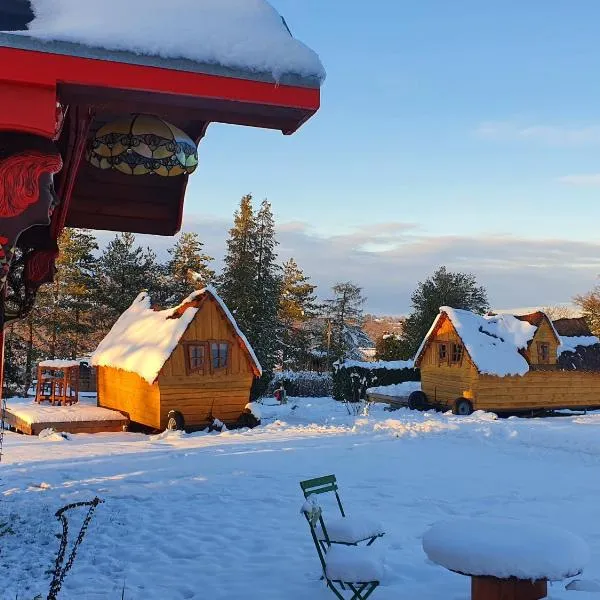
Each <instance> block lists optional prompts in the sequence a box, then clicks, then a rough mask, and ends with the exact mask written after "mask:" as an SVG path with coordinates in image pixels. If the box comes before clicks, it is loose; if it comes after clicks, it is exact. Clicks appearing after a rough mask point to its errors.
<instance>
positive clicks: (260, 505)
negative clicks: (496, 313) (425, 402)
mask: <svg viewBox="0 0 600 600" xmlns="http://www.w3.org/2000/svg"><path fill="white" fill-rule="evenodd" d="M295 406H296V407H297V408H294V407H295ZM262 412H263V421H264V423H265V424H264V425H263V426H261V427H258V428H256V429H254V430H252V431H243V432H226V433H223V434H202V433H199V434H192V435H185V434H173V433H171V434H161V435H159V436H154V437H152V436H145V435H141V434H134V433H126V434H125V433H114V434H109V433H107V434H96V435H85V434H80V435H73V436H71V439H70V440H64V439H62V438H58V439H55V441H49V440H42V439H38V438H31V437H25V436H19V435H16V434H10V433H9V434H7V435H6V437H5V452H6V453H5V456H4V457H3V463H2V468H1V471H0V473H1V480H0V486H1V491H2V494H3V501H2V503H1V505H0V523H2V521H5V520H7V519H8V518H10V519H11V521H12V530H13V533H9V534H8V535H4V536H2V537H0V544H1V545H0V549H1V553H0V582H2V585H4V586H5V590H4V592H3V593H2V598H7V599H13V598H15V595H16V593H17V592H19V599H20V600H30V599H31V598H33V596H35V594H37V593H45V592H46V591H47V581H48V578H49V576H48V575H47V574H46V571H47V569H48V568H50V566H51V564H52V562H53V560H54V555H55V551H56V548H57V544H58V540H57V539H56V538H55V537H54V534H55V533H56V532H57V531H58V528H57V524H56V521H55V519H54V516H53V515H54V512H55V511H56V509H57V508H59V507H60V506H61V505H63V504H66V503H68V502H74V501H79V500H85V499H91V498H92V497H93V496H95V495H99V496H100V497H101V498H103V499H104V500H105V501H106V502H105V504H102V505H101V506H100V507H99V508H98V510H97V512H96V516H95V517H94V520H93V522H92V525H91V526H90V529H89V532H88V535H87V537H86V539H85V540H84V543H83V545H82V547H81V550H80V553H79V556H78V558H77V561H76V563H75V566H74V567H73V570H72V572H71V573H70V574H69V575H68V576H67V579H66V581H65V585H64V587H63V593H62V594H61V596H60V598H61V600H74V599H76V598H77V599H80V598H85V599H86V600H96V599H98V600H100V599H102V600H106V599H113V598H114V599H118V598H120V597H121V596H120V594H121V589H122V587H123V585H125V588H126V596H125V597H126V598H128V599H140V600H141V599H144V600H159V599H160V600H164V599H169V600H180V599H201V598H202V599H210V600H218V599H233V598H249V599H250V600H255V599H256V600H257V599H259V598H260V599H261V600H269V599H272V600H280V599H281V598H286V600H303V599H306V598H311V599H315V600H320V599H323V600H325V599H331V598H333V597H334V596H333V594H332V593H331V592H330V591H329V590H327V589H326V588H325V586H324V585H323V582H321V581H319V576H320V569H319V563H318V559H317V556H316V552H315V549H314V546H313V545H312V541H311V539H310V537H309V531H308V526H307V524H306V521H305V520H304V518H303V517H302V516H301V515H300V514H299V511H300V507H301V505H302V503H303V498H302V496H301V492H300V487H299V485H298V482H299V481H300V480H301V479H305V478H309V477H314V476H318V475H325V474H329V473H335V474H336V475H337V477H338V481H339V483H340V486H341V493H342V500H343V502H344V506H345V508H346V509H347V512H348V513H349V514H351V515H355V514H360V513H364V514H365V515H371V516H373V517H376V518H377V520H379V521H381V522H383V524H384V525H385V527H386V531H387V534H386V535H385V536H384V537H383V538H382V539H380V540H377V541H376V542H375V545H377V546H378V547H380V549H381V551H382V552H383V553H384V554H385V556H386V560H387V565H386V566H387V569H386V571H387V572H386V576H385V581H384V582H383V584H382V586H381V587H380V588H378V589H377V590H376V591H375V592H374V594H373V598H374V599H375V600H376V599H380V600H392V599H393V600H397V599H399V598H411V599H413V598H419V599H421V600H466V599H467V598H468V597H469V580H468V578H466V577H463V576H461V575H457V574H454V573H451V572H450V571H447V570H445V569H443V568H442V567H439V566H437V565H435V564H433V563H431V562H429V561H428V560H427V558H426V556H425V554H424V553H423V550H422V547H421V540H422V536H423V534H424V533H425V531H427V529H428V528H429V527H430V525H432V524H433V523H435V522H437V521H440V520H449V519H450V520H452V519H454V518H459V517H464V516H467V517H470V516H478V517H494V518H495V517H501V518H519V519H525V520H527V521H529V522H531V523H538V524H541V525H545V524H546V525H557V526H560V527H564V528H565V529H568V530H570V531H572V532H573V533H575V534H577V535H579V536H581V537H582V538H583V539H584V540H585V541H586V542H587V543H588V544H589V546H590V547H591V553H592V558H591V563H590V565H589V567H588V568H587V569H586V571H585V572H584V575H583V577H584V578H585V579H586V580H594V579H597V580H600V502H598V492H599V491H600V478H599V477H598V476H597V473H598V463H599V460H600V415H597V414H589V415H585V416H568V417H561V418H546V419H518V418H510V419H506V420H495V419H494V418H493V416H491V415H489V414H486V413H475V414H474V415H472V416H470V417H454V416H452V415H442V414H439V413H433V412H432V413H419V412H415V411H409V410H408V409H401V410H399V411H396V412H385V411H384V410H383V407H382V406H377V407H375V409H373V411H372V413H371V416H370V417H368V418H357V419H354V418H352V417H349V416H348V415H347V413H346V410H345V408H344V406H343V405H340V404H337V403H334V402H333V401H332V400H330V399H290V402H289V403H288V404H287V405H284V406H273V407H266V406H264V407H263V408H262ZM59 440H60V441H59ZM329 508H330V507H328V506H325V515H327V511H328V510H329ZM73 529H75V527H73ZM565 583H567V582H562V583H555V584H552V585H550V586H549V592H550V596H551V597H552V598H561V599H567V600H568V599H569V598H571V599H572V600H587V599H588V598H596V599H600V595H599V594H594V593H589V592H579V591H565V589H564V585H565ZM44 597H45V596H44Z"/></svg>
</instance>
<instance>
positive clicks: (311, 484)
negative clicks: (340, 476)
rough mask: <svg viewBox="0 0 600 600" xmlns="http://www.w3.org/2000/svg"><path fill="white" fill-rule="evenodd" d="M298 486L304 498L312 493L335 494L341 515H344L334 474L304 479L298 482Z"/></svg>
mask: <svg viewBox="0 0 600 600" xmlns="http://www.w3.org/2000/svg"><path fill="white" fill-rule="evenodd" d="M300 487H301V488H302V493H303V494H304V498H306V499H308V497H309V496H312V495H313V494H326V493H329V492H333V493H334V494H335V499H336V500H337V504H338V507H339V509H340V512H341V513H342V517H345V516H346V513H345V512H344V507H343V506H342V501H341V499H340V495H339V494H338V485H337V480H336V478H335V475H323V476H322V477H315V478H313V479H305V480H304V481H301V482H300Z"/></svg>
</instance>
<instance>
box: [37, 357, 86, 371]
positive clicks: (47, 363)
mask: <svg viewBox="0 0 600 600" xmlns="http://www.w3.org/2000/svg"><path fill="white" fill-rule="evenodd" d="M39 366H40V367H44V368H47V369H66V368H67V367H78V366H79V361H78V360H63V359H58V358H55V359H52V360H43V361H42V362H41V363H40V364H39Z"/></svg>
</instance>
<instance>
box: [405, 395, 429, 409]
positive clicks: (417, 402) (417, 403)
mask: <svg viewBox="0 0 600 600" xmlns="http://www.w3.org/2000/svg"><path fill="white" fill-rule="evenodd" d="M408 408H411V409H413V410H425V409H426V408H427V396H426V395H425V394H424V393H423V392H421V391H416V392H411V394H410V396H409V397H408Z"/></svg>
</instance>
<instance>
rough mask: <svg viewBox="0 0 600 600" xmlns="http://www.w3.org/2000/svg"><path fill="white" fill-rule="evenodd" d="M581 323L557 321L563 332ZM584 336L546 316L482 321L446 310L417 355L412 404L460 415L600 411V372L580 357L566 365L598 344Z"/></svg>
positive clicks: (494, 317) (537, 314) (502, 316)
mask: <svg viewBox="0 0 600 600" xmlns="http://www.w3.org/2000/svg"><path fill="white" fill-rule="evenodd" d="M561 321H562V320H561ZM568 321H570V322H571V321H577V320H572V319H568ZM575 325H576V324H575V323H573V322H571V323H569V324H567V323H561V322H560V321H559V322H558V328H559V329H560V330H561V331H563V332H564V333H580V332H583V329H575ZM585 333H586V335H584V336H579V335H576V336H572V335H565V336H564V337H562V336H561V335H560V333H559V331H558V330H557V328H556V327H555V326H554V324H553V323H552V321H550V319H549V318H548V317H547V316H546V315H545V314H544V313H543V312H540V311H537V312H535V313H531V314H528V315H508V314H500V315H487V316H482V315H477V314H475V313H472V312H469V311H466V310H458V309H454V308H450V307H442V308H441V309H440V313H439V315H438V316H437V317H436V319H435V321H434V323H433V325H432V326H431V329H430V330H429V332H428V334H427V335H426V336H425V339H424V340H423V342H422V344H421V347H420V348H419V350H418V352H417V354H416V357H415V365H416V366H417V367H419V368H420V370H421V387H422V392H420V393H416V394H421V396H420V397H419V398H416V396H415V397H414V398H413V405H416V404H424V403H429V404H433V405H436V406H441V407H444V408H452V409H453V411H454V412H455V413H457V414H469V413H471V412H472V411H473V410H477V409H484V410H495V411H502V410H506V411H520V410H522V411H529V410H535V409H547V408H557V407H567V406H569V407H580V408H588V407H596V406H598V407H600V372H599V371H594V370H591V369H585V368H584V366H583V363H579V365H577V364H576V361H575V360H574V359H573V356H571V360H569V361H568V362H569V366H568V367H567V366H566V362H567V360H566V359H563V358H562V357H563V355H566V356H569V355H571V354H572V355H577V354H578V353H579V352H587V351H583V350H582V348H583V347H590V346H595V345H597V344H598V342H599V340H598V338H595V337H593V336H591V335H588V334H589V330H586V331H585ZM598 347H600V346H598ZM563 362H564V363H565V364H563Z"/></svg>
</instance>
